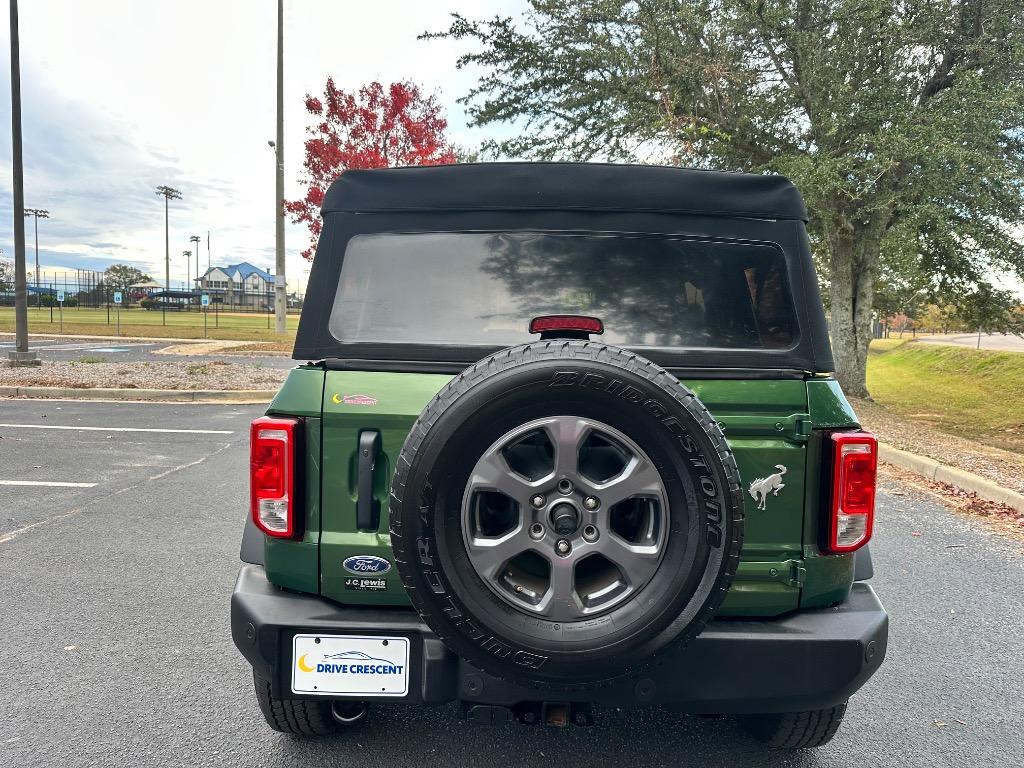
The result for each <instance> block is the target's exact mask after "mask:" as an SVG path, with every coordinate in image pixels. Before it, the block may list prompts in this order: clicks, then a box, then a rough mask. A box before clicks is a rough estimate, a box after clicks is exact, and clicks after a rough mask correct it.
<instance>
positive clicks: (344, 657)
mask: <svg viewBox="0 0 1024 768" xmlns="http://www.w3.org/2000/svg"><path fill="white" fill-rule="evenodd" d="M323 217H324V230H323V235H322V236H321V238H320V246H319V249H318V251H317V254H316V257H315V260H314V263H313V267H312V274H311V277H310V280H309V286H310V287H309V293H308V294H307V296H306V301H305V305H304V307H303V310H302V315H301V319H300V324H299V329H298V335H297V339H296V343H295V350H294V356H295V357H296V358H297V359H301V360H315V361H316V362H312V363H306V364H303V365H300V366H299V367H297V368H295V369H294V370H292V371H291V373H290V375H289V377H288V379H287V381H286V382H285V384H284V385H283V387H282V388H281V390H280V392H279V393H278V394H277V396H276V397H275V398H274V400H273V402H272V403H271V405H270V407H269V408H268V409H267V412H266V415H265V416H263V417H261V418H259V419H257V420H255V421H254V422H253V424H252V436H251V446H252V447H251V505H250V515H249V518H248V522H247V524H246V529H245V534H244V536H243V543H242V552H241V555H242V560H243V561H244V564H243V566H242V569H241V572H240V574H239V577H238V581H237V584H236V587H235V591H234V595H233V598H232V601H231V626H232V635H233V638H234V642H235V644H236V645H237V646H238V648H239V649H240V650H241V652H242V653H243V655H244V656H245V658H246V659H247V660H248V661H249V662H250V664H251V665H252V667H253V675H254V680H255V689H256V699H257V702H258V704H259V706H260V708H261V710H262V712H263V714H264V716H265V717H266V720H267V722H268V723H269V724H270V726H271V727H272V728H275V729H277V730H279V731H284V732H287V733H293V734H298V735H305V736H312V735H317V734H325V733H331V732H334V731H336V730H338V729H340V728H343V727H344V726H345V725H346V724H350V723H352V722H355V721H357V720H359V719H361V718H362V717H363V716H364V715H365V713H366V711H367V710H366V707H367V704H370V703H373V704H379V705H386V704H399V703H401V704H409V703H416V704H427V705H430V704H440V703H444V702H450V701H458V702H459V703H460V711H461V712H462V714H463V715H464V716H465V717H467V718H469V719H472V720H474V721H479V722H485V723H495V722H505V721H515V722H519V723H544V724H548V725H566V724H589V723H591V722H592V720H593V712H594V709H593V707H594V705H607V706H616V707H623V706H642V705H653V704H672V705H675V706H676V707H680V708H682V709H684V710H686V711H689V712H693V713H700V714H729V715H736V716H737V717H738V718H739V720H740V722H741V723H742V724H743V725H744V726H745V727H746V728H747V729H748V730H749V731H750V732H751V733H752V734H753V735H754V736H756V737H758V738H760V739H762V740H763V741H764V742H766V743H767V744H769V745H771V746H774V747H782V748H799V747H814V746H818V745H820V744H823V743H825V742H826V741H828V740H829V739H830V738H831V737H832V736H833V734H834V733H835V732H836V729H837V728H838V726H839V723H840V721H841V720H842V717H843V714H844V712H845V710H846V707H847V702H848V700H849V698H850V696H851V695H852V694H854V693H855V692H856V691H857V689H858V688H860V686H861V685H863V683H864V682H865V681H866V680H867V679H868V678H869V677H870V676H871V675H872V674H874V672H875V671H876V670H877V669H878V668H879V665H880V664H881V663H882V659H883V658H884V656H885V652H886V640H887V625H888V620H887V616H886V613H885V611H884V610H883V608H882V606H881V604H880V603H879V601H878V598H877V597H876V596H875V593H874V591H873V590H872V588H871V587H870V586H869V585H868V583H867V579H868V578H870V576H871V574H872V567H871V559H870V556H869V553H868V548H867V544H868V541H869V539H870V538H871V533H872V526H873V516H874V493H875V465H876V443H875V438H874V437H873V436H872V435H870V434H868V433H866V432H864V431H862V430H861V428H860V424H859V422H858V420H857V417H856V415H855V414H854V412H853V410H852V408H851V407H850V405H849V403H848V402H847V400H846V398H845V397H844V396H843V393H842V391H841V389H840V387H839V384H838V383H837V382H836V380H835V378H834V377H833V376H832V375H831V372H832V371H833V369H834V364H833V360H832V354H831V349H830V346H829V340H828V335H827V332H826V326H825V318H824V314H823V311H822V304H821V299H820V296H819V293H818V284H817V280H816V277H815V272H814V268H813V265H812V261H811V252H810V248H809V244H808V239H807V234H806V230H805V222H806V220H807V212H806V210H805V207H804V204H803V202H802V201H801V198H800V195H799V194H798V193H797V191H796V189H795V188H794V187H793V186H792V185H791V184H790V183H789V182H788V181H787V180H786V179H784V178H781V177H778V176H754V175H744V174H735V173H718V172H710V171H700V170H689V169H679V168H664V167H642V166H622V165H597V164H593V165H577V164H561V163H550V164H548V163H545V164H529V163H509V164H481V165H459V166H439V167H428V168H404V169H391V170H373V171H350V172H347V173H345V174H344V175H343V176H342V177H341V178H340V179H338V180H337V181H336V182H335V183H334V184H333V185H332V186H331V188H330V190H329V191H328V192H327V195H326V198H325V201H324V205H323Z"/></svg>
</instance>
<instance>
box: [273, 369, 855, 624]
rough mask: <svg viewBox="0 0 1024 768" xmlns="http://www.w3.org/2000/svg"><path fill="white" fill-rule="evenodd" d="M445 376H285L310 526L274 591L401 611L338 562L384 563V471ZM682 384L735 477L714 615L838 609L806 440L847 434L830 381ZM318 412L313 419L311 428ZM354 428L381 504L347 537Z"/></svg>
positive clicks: (390, 588) (847, 413)
mask: <svg viewBox="0 0 1024 768" xmlns="http://www.w3.org/2000/svg"><path fill="white" fill-rule="evenodd" d="M451 378H452V377H451V376H448V375H440V374H412V373H379V372H365V371H324V369H323V368H321V367H317V366H303V367H300V368H296V369H295V370H293V371H292V372H291V374H290V375H289V377H288V380H287V381H286V383H285V385H284V386H283V387H282V389H281V391H280V392H279V393H278V395H277V397H276V398H275V399H274V401H273V403H272V404H271V406H270V409H269V412H271V413H279V414H285V413H288V414H295V415H302V416H306V418H307V432H306V434H307V455H306V460H307V462H308V466H309V467H310V468H311V469H310V471H309V472H308V473H307V476H306V499H305V505H306V513H307V520H308V525H307V529H306V532H305V534H304V536H303V539H302V541H299V542H288V541H273V542H268V544H267V549H266V554H267V570H268V575H269V577H270V578H271V580H272V581H274V582H275V583H277V584H280V585H281V586H285V587H288V588H290V589H296V590H300V591H304V592H313V593H316V592H319V593H321V594H323V595H324V596H325V597H329V598H330V599H332V600H335V601H338V602H341V603H347V604H353V605H408V604H409V601H408V597H407V595H406V592H405V589H404V587H403V586H402V583H401V579H400V578H399V576H398V574H397V572H396V571H395V569H394V568H392V570H391V571H389V572H388V573H387V574H385V575H384V576H383V578H384V579H385V580H386V584H387V588H386V590H384V591H380V592H376V591H356V590H352V589H346V579H348V578H351V577H352V576H353V574H350V573H348V572H346V571H345V570H344V567H343V562H344V560H345V559H346V558H348V557H351V556H353V555H377V556H379V557H383V558H385V559H387V560H388V561H389V562H392V563H393V562H394V560H393V555H392V551H391V544H390V539H389V535H388V514H389V509H388V488H389V484H390V479H391V475H392V472H393V470H394V461H395V459H396V457H397V456H398V454H399V452H400V451H401V449H402V446H403V444H404V442H405V438H406V436H407V435H408V433H409V430H410V428H411V427H412V424H413V422H414V421H415V420H416V418H417V417H418V416H419V414H420V413H421V411H422V410H423V408H424V407H425V406H426V405H427V403H428V402H430V400H431V399H432V398H433V397H434V396H435V395H436V394H437V393H438V392H439V391H440V390H441V389H442V388H443V387H444V385H445V384H446V383H447V382H448V381H449V380H450V379H451ZM685 383H686V385H687V386H688V387H690V388H691V389H693V390H694V392H695V393H696V394H697V395H698V397H700V398H701V400H702V401H703V402H704V403H705V404H706V405H707V406H708V408H709V409H710V410H711V412H712V413H713V414H714V415H715V417H716V419H717V420H718V421H719V422H720V423H721V424H722V426H723V428H724V430H725V434H726V437H727V438H728V440H729V444H730V446H731V447H732V449H733V452H734V454H735V457H736V462H737V465H738V467H739V470H740V474H741V478H742V490H743V503H744V513H745V515H746V522H745V535H744V545H743V552H742V557H741V562H740V567H739V570H738V572H737V575H736V579H735V581H734V584H733V586H732V588H731V590H730V592H729V595H728V597H727V598H726V601H725V604H724V605H723V607H722V609H721V610H720V612H719V615H722V616H752V617H756V616H761V617H771V616H776V615H779V614H783V613H786V612H788V611H792V610H795V609H796V608H798V607H812V606H823V605H829V604H833V603H835V602H839V601H841V600H842V599H844V598H845V596H846V594H847V593H848V592H849V588H850V584H851V582H852V568H853V564H852V563H853V558H852V556H841V557H824V556H821V555H820V554H819V553H818V550H817V545H816V542H817V536H818V531H817V524H818V518H819V508H820V502H819V500H818V499H819V495H820V492H821V490H820V486H819V483H820V472H819V471H818V469H817V468H818V467H819V458H818V457H819V456H820V451H821V445H820V433H818V432H816V431H812V428H813V429H814V430H818V429H821V428H835V427H845V426H854V425H855V424H856V417H855V415H854V414H853V411H852V409H851V408H850V406H849V404H848V403H847V401H846V399H845V397H843V395H842V392H841V391H840V389H839V387H838V384H837V383H836V382H835V381H833V380H828V379H814V380H811V381H807V382H804V381H791V380H785V381H735V380H728V381H710V380H692V381H687V382H685ZM373 401H376V402H373ZM321 404H322V405H321ZM321 408H322V411H321ZM321 413H322V420H321V419H318V418H316V416H318V415H321ZM363 430H377V431H379V432H380V434H381V456H380V458H379V459H378V462H377V466H376V468H375V471H374V478H373V486H374V495H375V497H376V498H377V500H378V501H379V503H380V524H379V526H378V528H377V530H376V531H358V530H356V466H357V460H358V457H357V445H358V440H359V434H360V432H362V431H363ZM317 441H319V442H317ZM776 464H779V465H783V466H785V467H786V469H787V471H786V473H785V476H784V482H785V485H786V487H785V488H784V489H783V490H782V491H781V492H780V493H779V495H778V496H773V495H771V494H769V496H768V498H767V500H766V502H765V509H763V510H761V509H758V508H757V501H756V500H755V499H753V498H752V497H751V496H750V494H749V493H748V492H747V488H748V487H749V485H750V483H751V482H752V481H753V480H754V479H755V478H759V477H765V476H766V475H769V474H772V473H774V472H776V471H777V470H776V469H775V465H776ZM321 466H322V467H324V468H325V471H324V472H322V473H321V472H320V471H319V469H320V467H321ZM809 468H814V471H809Z"/></svg>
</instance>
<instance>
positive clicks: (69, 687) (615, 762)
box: [0, 400, 1024, 768]
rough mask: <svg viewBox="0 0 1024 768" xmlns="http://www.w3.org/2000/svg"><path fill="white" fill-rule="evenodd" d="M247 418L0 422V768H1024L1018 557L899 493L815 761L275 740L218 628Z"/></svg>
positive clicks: (654, 748)
mask: <svg viewBox="0 0 1024 768" xmlns="http://www.w3.org/2000/svg"><path fill="white" fill-rule="evenodd" d="M260 412H261V408H260V407H258V406H225V405H172V404H167V405H164V404H142V403H93V402H53V401H13V400H0V498H2V499H3V501H4V503H3V504H2V505H0V676H2V685H0V724H2V725H0V766H12V767H13V766H18V767H19V768H20V767H21V766H33V768H35V767H38V766H61V768H66V767H67V766H126V765H130V766H205V765H210V766H221V765H224V766H293V767H294V766H320V765H325V766H326V765H345V766H388V767H389V768H401V767H402V766H416V767H417V768H422V766H424V765H430V766H432V768H434V767H436V768H441V767H442V766H541V765H545V766H546V765H563V766H576V765H586V766H616V768H618V767H620V766H622V765H636V766H643V767H644V768H648V767H651V768H653V767H654V766H684V765H693V766H708V767H710V766H729V767H730V768H736V767H741V766H766V765H772V766H857V767H858V768H859V767H861V766H900V767H903V766H929V767H935V766H957V767H960V766H972V767H974V766H1010V765H1020V760H1021V754H1022V753H1024V731H1022V730H1021V728H1020V726H1019V721H1020V717H1021V712H1022V702H1024V674H1022V671H1024V643H1022V641H1021V638H1022V637H1024V545H1022V544H1021V543H1019V542H1015V541H1011V540H1009V539H1006V538H1003V537H1002V536H1000V535H997V534H994V533H991V532H989V531H988V530H987V529H986V528H985V526H984V525H983V524H982V523H980V522H977V521H973V520H968V519H967V518H964V517H961V516H959V515H957V514H955V513H953V512H950V511H949V510H947V509H945V508H944V507H943V506H941V505H940V504H938V503H936V502H935V501H933V500H931V498H930V497H925V496H922V495H921V494H919V493H918V492H917V491H915V490H914V489H912V488H910V487H902V486H898V487H897V486H891V484H890V487H889V488H888V490H887V492H885V493H883V494H882V496H881V503H880V508H879V513H878V522H877V528H876V535H875V540H874V543H873V545H872V551H873V555H874V559H875V565H876V573H877V576H876V578H875V579H874V581H873V584H874V586H875V589H876V590H877V591H878V593H879V595H880V596H881V598H882V601H883V602H884V603H885V605H886V607H887V608H888V610H889V611H890V613H891V616H892V626H891V636H890V642H889V657H888V659H887V661H886V663H885V664H884V665H883V667H882V669H881V671H880V673H879V674H878V675H877V676H876V677H875V678H874V679H872V680H871V681H870V682H869V683H868V685H867V686H866V687H865V688H864V689H863V690H862V691H861V692H860V693H859V694H858V695H856V696H855V697H854V698H853V699H852V701H851V706H850V710H849V712H848V714H847V718H846V722H845V724H844V726H843V728H842V729H841V730H840V732H839V734H838V736H837V737H836V739H835V740H834V741H833V742H832V743H831V744H830V745H828V746H826V747H824V748H822V749H820V750H816V751H810V752H806V753H800V754H784V753H783V754H778V753H768V752H765V751H764V750H763V749H762V748H761V747H760V746H759V745H758V744H756V743H755V742H753V741H751V740H749V739H748V738H747V737H746V736H744V735H743V734H742V733H741V731H739V729H738V728H737V727H736V726H735V725H734V724H733V722H732V721H730V720H727V719H723V720H708V719H701V718H694V717H688V716H684V715H680V714H678V713H675V712H672V711H669V710H664V709H652V710H637V711H623V712H600V713H598V716H599V721H598V725H597V726H595V727H592V728H582V729H581V728H574V729H568V730H565V731H555V730H545V729H541V728H527V727H521V726H520V727H510V728H496V727H483V726H473V725H468V724H466V723H462V722H460V721H458V719H457V717H456V711H455V708H454V707H451V706H448V707H442V708H438V709H420V708H409V707H400V706H395V707H392V708H377V709H375V710H373V712H372V713H371V717H370V719H369V720H368V721H366V722H365V723H363V724H361V725H360V726H357V727H356V728H354V729H352V730H350V731H348V732H347V733H346V734H344V735H343V736H340V737H337V738H332V739H326V740H320V741H314V742H302V741H298V740H295V739H293V738H291V737H287V736H283V735H281V734H277V733H274V732H273V731H270V730H269V729H268V728H267V727H266V725H265V724H264V722H263V720H262V717H261V715H260V714H259V711H258V709H257V708H256V704H255V701H254V698H253V694H252V688H251V683H250V677H249V669H248V666H247V665H246V664H245V662H244V661H243V660H242V658H241V656H240V655H239V654H238V652H237V651H236V650H235V648H234V646H233V645H232V643H231V639H230V633H229V628H228V598H229V595H230V593H231V588H232V585H233V582H234V578H235V574H236V572H237V568H238V560H237V554H238V543H239V537H240V533H241V526H242V518H243V514H244V509H245V504H246V482H247V463H248V456H247V450H246V443H247V438H248V434H247V428H248V423H249V421H250V419H252V418H253V417H255V416H256V415H259V413H260Z"/></svg>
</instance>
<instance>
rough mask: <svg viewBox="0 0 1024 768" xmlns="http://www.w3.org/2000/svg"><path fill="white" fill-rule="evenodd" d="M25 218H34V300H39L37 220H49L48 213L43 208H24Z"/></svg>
mask: <svg viewBox="0 0 1024 768" xmlns="http://www.w3.org/2000/svg"><path fill="white" fill-rule="evenodd" d="M25 216H32V217H33V218H35V228H36V300H37V301H38V299H39V220H40V219H48V218H50V212H49V211H48V210H46V209H45V208H26V209H25Z"/></svg>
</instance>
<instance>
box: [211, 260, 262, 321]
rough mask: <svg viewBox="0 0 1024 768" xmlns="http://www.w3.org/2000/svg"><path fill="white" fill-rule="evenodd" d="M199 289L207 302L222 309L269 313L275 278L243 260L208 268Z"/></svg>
mask: <svg viewBox="0 0 1024 768" xmlns="http://www.w3.org/2000/svg"><path fill="white" fill-rule="evenodd" d="M199 288H200V289H201V290H202V292H203V293H207V294H209V295H210V302H211V303H213V304H220V305H221V306H222V307H223V308H225V309H229V308H231V307H244V308H247V309H257V310H259V311H261V312H270V311H272V310H273V308H274V276H273V275H272V274H270V273H269V272H267V271H266V270H264V269H260V268H259V267H257V266H255V265H253V264H250V263H249V262H247V261H243V262H241V263H239V264H229V265H227V266H224V267H210V268H209V269H208V270H206V274H204V275H203V276H202V277H201V278H199Z"/></svg>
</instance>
